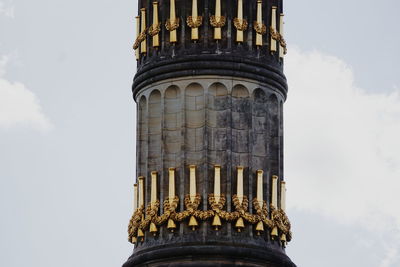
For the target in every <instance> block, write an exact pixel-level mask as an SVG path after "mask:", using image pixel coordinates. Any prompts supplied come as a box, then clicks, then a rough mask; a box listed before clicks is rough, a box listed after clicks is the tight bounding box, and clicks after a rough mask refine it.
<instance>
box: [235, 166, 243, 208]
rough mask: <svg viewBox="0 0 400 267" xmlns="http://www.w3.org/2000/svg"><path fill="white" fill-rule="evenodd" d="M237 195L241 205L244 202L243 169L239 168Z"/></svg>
mask: <svg viewBox="0 0 400 267" xmlns="http://www.w3.org/2000/svg"><path fill="white" fill-rule="evenodd" d="M236 186H237V187H236V195H237V197H238V198H239V203H240V204H242V202H243V196H244V194H243V167H242V166H238V167H237V184H236Z"/></svg>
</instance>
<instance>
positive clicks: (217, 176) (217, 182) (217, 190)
mask: <svg viewBox="0 0 400 267" xmlns="http://www.w3.org/2000/svg"><path fill="white" fill-rule="evenodd" d="M220 196H221V166H219V165H215V167H214V197H215V201H216V202H217V203H218V202H219V200H220Z"/></svg>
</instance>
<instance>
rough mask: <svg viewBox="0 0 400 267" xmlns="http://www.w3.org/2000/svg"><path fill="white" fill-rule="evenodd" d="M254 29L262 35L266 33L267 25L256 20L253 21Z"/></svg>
mask: <svg viewBox="0 0 400 267" xmlns="http://www.w3.org/2000/svg"><path fill="white" fill-rule="evenodd" d="M254 30H255V31H256V33H258V34H261V35H264V34H266V33H267V26H265V24H263V23H258V22H257V21H254Z"/></svg>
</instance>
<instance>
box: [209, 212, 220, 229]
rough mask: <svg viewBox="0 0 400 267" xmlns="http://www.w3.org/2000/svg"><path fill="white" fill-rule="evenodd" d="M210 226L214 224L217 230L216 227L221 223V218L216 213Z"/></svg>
mask: <svg viewBox="0 0 400 267" xmlns="http://www.w3.org/2000/svg"><path fill="white" fill-rule="evenodd" d="M211 225H212V226H215V230H216V231H218V228H219V227H220V226H221V225H222V224H221V218H220V217H219V216H218V214H215V215H214V219H213V221H212V224H211Z"/></svg>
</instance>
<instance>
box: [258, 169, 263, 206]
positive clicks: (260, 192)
mask: <svg viewBox="0 0 400 267" xmlns="http://www.w3.org/2000/svg"><path fill="white" fill-rule="evenodd" d="M263 178H264V172H263V171H262V170H257V201H258V204H259V205H260V206H261V208H262V206H263V204H264V198H263V186H264V179H263Z"/></svg>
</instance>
